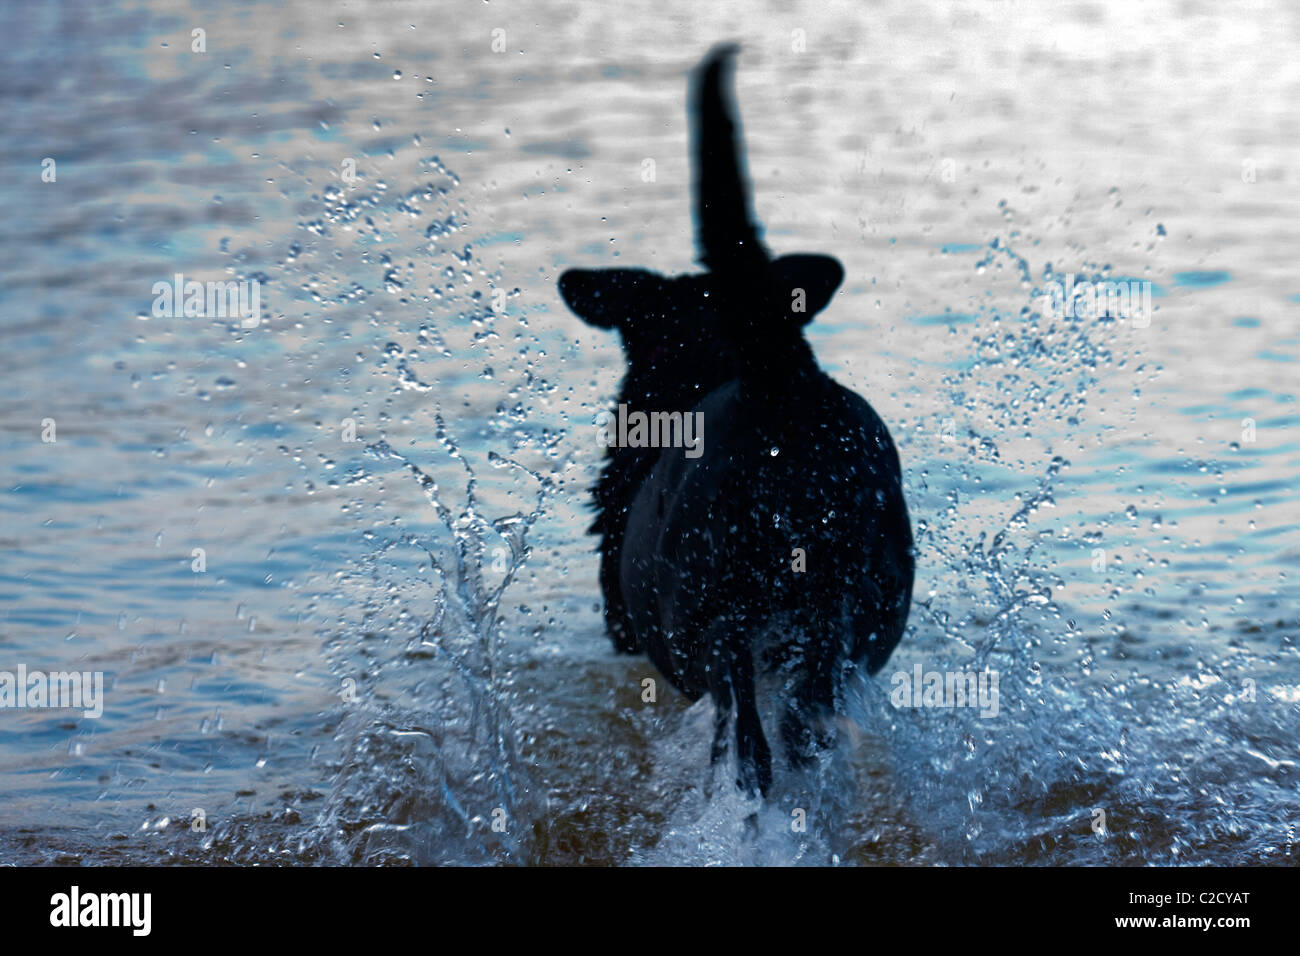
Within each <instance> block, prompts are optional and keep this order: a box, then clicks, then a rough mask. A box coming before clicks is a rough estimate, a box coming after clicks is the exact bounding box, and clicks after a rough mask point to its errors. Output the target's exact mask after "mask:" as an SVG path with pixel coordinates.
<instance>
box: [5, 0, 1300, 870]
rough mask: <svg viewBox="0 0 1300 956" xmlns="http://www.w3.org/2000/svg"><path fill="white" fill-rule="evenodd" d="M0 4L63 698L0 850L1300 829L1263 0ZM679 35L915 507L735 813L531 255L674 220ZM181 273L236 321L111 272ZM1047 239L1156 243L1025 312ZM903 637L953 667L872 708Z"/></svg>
mask: <svg viewBox="0 0 1300 956" xmlns="http://www.w3.org/2000/svg"><path fill="white" fill-rule="evenodd" d="M0 21H2V23H3V26H4V28H5V33H6V35H7V36H8V37H9V38H10V43H9V44H8V45H7V49H6V53H5V57H4V60H3V65H2V67H0V102H2V103H3V110H4V115H5V119H6V121H5V124H4V127H3V130H0V151H2V152H3V155H4V159H5V162H6V169H7V170H8V174H7V175H6V177H5V178H4V180H3V184H2V185H0V189H3V190H4V195H3V199H4V206H5V208H6V210H7V212H8V215H7V216H6V217H5V221H4V224H3V226H0V228H2V229H3V231H4V249H5V253H6V254H5V256H4V257H3V259H0V277H2V285H0V317H2V318H0V335H3V348H2V349H0V368H2V369H3V378H2V379H0V428H2V433H0V441H3V447H4V455H3V463H2V465H0V467H2V469H3V471H2V473H0V478H2V479H3V480H2V482H0V515H2V520H3V532H2V535H3V539H4V545H5V547H4V551H3V557H0V670H9V671H13V670H15V669H16V668H17V667H18V665H19V664H22V665H24V666H26V667H27V668H28V669H29V670H45V671H49V670H58V669H73V668H75V669H77V670H84V671H103V672H104V673H105V675H106V690H105V707H104V714H103V717H102V718H101V719H98V720H95V719H87V718H82V717H81V716H80V713H79V712H76V711H58V710H0V792H2V793H3V794H4V798H5V799H4V800H3V801H2V802H0V861H3V862H52V861H63V862H70V861H77V860H80V861H84V862H90V863H107V862H119V861H128V862H155V861H167V860H175V861H184V862H200V861H213V860H218V861H235V862H244V863H255V862H256V863H271V862H322V863H349V862H368V863H374V862H387V863H419V864H427V863H437V862H523V863H572V862H598V863H747V862H759V863H794V862H811V863H824V862H827V861H829V860H832V859H835V858H838V859H840V860H843V861H847V862H856V863H904V864H911V863H920V864H943V863H949V864H951V863H998V864H1022V863H1053V864H1061V863H1087V864H1094V863H1121V864H1141V863H1157V864H1166V863H1230V864H1231V863H1294V862H1295V861H1296V860H1297V859H1300V844H1298V843H1297V839H1298V837H1297V829H1298V828H1300V769H1298V768H1297V760H1298V759H1300V757H1298V755H1297V742H1296V728H1297V726H1300V725H1298V724H1297V717H1298V716H1300V657H1298V654H1297V646H1296V637H1297V628H1298V620H1297V617H1298V616H1297V612H1296V606H1297V602H1296V598H1297V583H1296V570H1297V565H1300V538H1298V536H1297V532H1296V526H1297V515H1298V513H1300V507H1298V506H1297V488H1296V474H1297V465H1298V464H1300V439H1298V437H1297V436H1298V435H1300V431H1298V426H1300V417H1298V415H1297V408H1296V390H1295V382H1296V378H1297V364H1298V360H1300V279H1298V278H1297V277H1296V276H1295V274H1294V263H1295V255H1294V252H1295V249H1296V248H1297V238H1298V237H1297V236H1296V228H1297V227H1296V225H1295V213H1296V210H1297V208H1298V207H1300V175H1298V174H1297V170H1300V147H1298V144H1300V135H1298V134H1300V129H1298V128H1297V125H1298V124H1297V119H1296V112H1295V110H1294V108H1293V107H1294V103H1295V102H1296V101H1297V98H1298V95H1300V69H1298V68H1297V66H1296V64H1297V63H1300V57H1297V56H1296V52H1297V47H1298V46H1300V43H1298V41H1300V15H1298V14H1297V12H1296V11H1295V10H1293V9H1292V8H1291V7H1290V6H1289V5H1287V4H1285V3H1269V4H1258V5H1255V6H1254V7H1253V8H1248V9H1234V10H1232V11H1229V10H1227V9H1225V8H1224V7H1223V6H1221V5H1217V4H1209V3H1198V2H1183V3H1156V4H1150V5H1143V6H1142V8H1141V10H1133V9H1129V7H1128V5H1126V4H1117V5H1114V6H1110V5H1103V4H1094V3H1077V4H1073V5H1070V6H1068V7H1065V8H1063V9H1062V10H1058V11H1057V12H1055V13H1052V14H1048V13H1046V12H1043V11H1040V10H1039V9H1038V8H1037V6H1036V5H1032V4H1022V3H979V4H958V5H948V4H940V3H928V4H914V3H903V2H897V3H884V4H878V5H872V6H870V7H868V6H867V5H863V4H839V3H830V4H828V3H824V2H817V3H814V2H808V3H802V4H794V5H791V4H776V3H769V4H755V5H753V8H752V12H751V14H750V15H748V16H746V17H745V18H744V19H743V20H739V19H736V18H735V17H734V16H732V15H728V14H727V13H726V12H725V11H722V10H719V11H713V10H709V9H705V8H704V7H703V6H701V5H695V4H689V3H664V2H656V3H653V4H651V3H639V2H638V3H629V4H620V5H619V6H618V8H617V10H614V9H606V8H604V7H603V6H596V5H592V6H590V7H583V8H581V9H574V8H572V7H570V6H568V5H563V4H553V3H549V2H546V3H502V2H499V0H493V2H491V3H482V4H478V3H475V4H468V3H464V4H453V3H434V4H423V3H421V4H416V3H401V2H397V3H373V4H369V5H362V6H357V5H355V4H348V5H344V4H339V3H308V2H297V3H284V4H234V3H207V4H196V5H194V6H193V7H189V6H186V5H185V4H182V3H162V2H151V3H145V4H138V5H132V4H119V5H117V6H116V7H115V8H110V7H109V6H108V5H105V4H99V3H91V2H86V3H51V4H24V5H6V6H5V7H4V8H3V12H2V13H0ZM195 29H199V30H202V31H203V33H202V34H201V38H202V40H203V42H204V44H205V50H204V52H197V51H196V50H195V49H194V46H195V44H196V43H197V42H198V41H197V40H196V38H195V34H194V33H193V31H194V30H195ZM496 31H503V32H500V33H498V32H496ZM727 38H735V39H739V40H740V41H742V42H743V44H744V50H745V52H744V54H743V56H742V58H741V60H740V63H739V69H738V73H737V86H738V95H739V100H740V103H741V106H742V110H743V113H744V119H745V124H746V133H747V136H748V142H749V157H750V163H751V167H752V171H753V174H754V180H755V188H756V190H757V198H756V204H757V211H758V214H759V216H760V217H761V218H762V219H763V221H764V222H765V223H766V224H767V227H768V231H767V238H768V242H769V244H770V245H771V246H772V247H773V248H774V249H775V250H776V251H778V252H790V251H797V250H808V251H821V252H827V253H832V254H834V255H836V256H838V257H839V258H840V259H841V260H842V261H843V262H844V263H845V266H846V269H847V272H848V280H847V281H846V283H845V286H844V288H843V290H842V291H841V293H840V295H839V296H838V297H837V299H836V301H835V302H834V304H833V305H832V306H831V307H830V308H829V309H828V310H827V311H826V312H825V313H823V314H822V315H821V316H819V318H818V320H817V322H816V323H815V324H814V326H813V327H811V329H810V338H811V340H812V342H813V345H814V348H815V349H816V351H817V353H818V355H819V356H820V358H821V360H822V362H823V363H824V365H825V366H826V367H827V368H828V369H829V370H830V371H831V372H832V374H834V375H835V376H836V377H837V378H838V379H839V380H840V381H842V382H844V383H846V384H848V385H850V386H852V387H853V388H855V389H856V390H858V391H860V392H861V393H863V394H864V395H865V396H867V397H868V398H869V400H870V401H871V402H872V403H873V405H875V407H876V408H877V410H878V411H879V412H880V414H881V415H882V417H883V418H884V419H885V421H886V422H888V423H889V424H890V426H891V428H892V430H893V433H894V436H895V439H896V441H897V443H898V445H899V448H900V454H901V456H902V460H903V465H904V471H905V481H906V488H907V492H908V496H909V502H910V505H911V509H912V513H913V521H914V523H915V524H916V527H917V544H918V568H917V592H916V595H915V602H914V613H913V617H912V621H911V626H910V629H909V633H908V635H907V637H906V638H905V640H904V643H903V644H902V645H901V646H900V648H899V650H898V651H897V652H896V654H895V657H894V658H893V660H892V661H891V663H890V665H889V666H888V667H887V668H886V670H885V672H883V673H882V674H881V675H880V678H879V679H878V682H877V683H875V684H872V685H866V686H863V687H861V688H859V690H860V694H859V695H858V697H857V699H856V701H855V705H854V716H855V717H856V719H857V725H856V726H855V727H854V729H853V731H852V740H851V746H847V747H845V748H843V751H842V752H841V754H840V755H839V757H840V758H841V763H840V764H839V765H838V766H836V767H833V768H828V769H827V770H826V772H825V775H824V777H823V778H819V779H816V780H812V781H802V782H794V783H791V784H790V785H788V786H787V787H786V788H785V789H784V790H782V791H780V792H779V793H778V795H777V799H775V800H774V801H773V803H772V805H771V806H769V807H768V808H766V809H765V810H764V811H763V813H762V815H761V817H760V819H759V826H758V830H757V833H755V832H753V830H752V829H751V828H749V827H747V826H746V824H745V818H746V816H747V814H748V812H749V810H750V809H751V808H749V807H747V806H745V805H744V804H743V801H742V800H741V799H740V798H739V796H738V795H736V794H734V793H733V792H732V790H731V788H730V787H728V786H726V785H716V784H718V781H711V780H710V779H708V773H707V770H706V768H707V764H708V760H707V756H706V754H707V750H708V744H709V739H710V734H711V719H710V715H709V713H708V706H709V705H708V704H707V703H705V704H702V705H698V706H695V707H688V706H687V705H686V703H685V702H684V701H683V700H682V699H680V698H679V697H677V696H676V695H675V694H673V693H672V692H671V691H670V690H666V689H665V690H663V691H662V693H661V694H660V695H659V697H658V699H657V701H656V702H653V703H647V702H645V701H643V699H642V684H641V681H642V679H643V678H645V677H650V676H654V675H653V672H652V671H651V670H650V668H649V665H648V664H646V663H644V662H641V661H638V660H631V659H627V658H619V657H615V656H614V655H613V654H612V653H611V652H610V650H609V645H608V642H607V640H606V639H605V638H604V636H603V634H602V633H601V622H600V616H599V601H600V596H599V591H598V588H597V584H596V562H595V558H594V555H593V553H592V545H593V541H592V539H591V538H589V537H587V536H585V535H584V534H582V530H583V528H584V527H585V526H586V524H587V522H588V520H589V518H588V515H587V513H586V510H585V509H586V501H587V488H588V486H589V485H590V483H591V481H592V479H593V477H594V474H595V469H596V466H597V464H598V461H599V457H598V456H599V453H600V449H599V448H598V447H597V443H596V440H595V436H596V432H595V429H594V428H593V427H592V420H593V417H594V416H595V414H596V413H597V411H599V410H600V409H601V408H603V407H605V405H606V404H607V403H608V401H609V399H610V397H611V395H612V394H613V392H614V390H615V388H616V386H617V381H618V376H619V372H620V366H621V358H620V354H619V350H618V347H617V343H616V342H614V341H612V340H611V338H610V337H609V336H607V335H605V334H603V333H600V332H598V331H597V330H593V329H589V328H587V327H585V326H583V325H582V324H581V323H580V322H579V321H578V320H577V319H576V318H574V317H573V316H571V315H569V314H568V312H567V311H566V310H565V308H564V307H563V304H562V303H561V302H560V300H559V298H558V295H557V293H556V291H555V278H556V276H557V275H558V273H559V272H560V271H561V270H562V269H563V268H565V267H567V266H569V265H590V266H597V265H609V264H613V263H615V262H621V263H625V264H628V265H647V266H650V267H652V268H656V269H660V270H663V271H666V272H677V271H685V270H688V269H690V268H691V267H692V266H691V256H692V243H691V239H690V228H691V222H690V209H689V203H688V200H689V166H688V157H687V152H686V125H685V109H684V93H685V71H686V70H687V69H688V68H689V67H690V66H691V65H692V64H693V63H694V62H695V61H696V60H697V59H698V58H699V56H700V55H701V54H702V53H703V52H704V50H706V49H707V48H708V47H709V46H710V45H711V44H712V43H713V42H715V41H717V40H720V39H727ZM494 44H495V45H496V46H497V47H498V48H499V49H498V50H494V49H493V46H494ZM796 48H801V49H802V51H801V52H800V51H799V50H797V49H796ZM47 158H49V159H52V160H53V161H54V166H53V167H52V168H53V170H54V171H55V179H54V181H52V182H46V181H43V179H42V172H43V170H45V169H47V168H51V167H49V164H46V163H43V161H44V160H45V159H47ZM647 160H652V161H653V168H654V177H653V180H652V181H648V182H647V181H646V179H645V177H644V176H643V172H644V170H645V169H647V166H646V161H647ZM176 273H182V274H184V276H185V277H186V278H190V279H197V280H200V281H206V280H224V279H241V280H257V281H258V282H259V283H260V290H261V321H260V322H259V324H258V325H257V327H255V328H244V327H242V323H240V322H239V321H238V320H236V319H216V318H200V317H193V316H191V317H188V318H184V317H182V318H166V317H158V316H156V315H155V314H154V313H153V310H152V305H153V302H154V298H155V293H154V292H153V285H154V283H155V282H159V281H170V280H171V277H172V276H173V275H174V274H176ZM1067 273H1073V274H1075V275H1076V276H1079V277H1084V278H1090V279H1103V278H1132V279H1136V280H1144V281H1150V282H1151V283H1152V289H1153V302H1154V304H1155V307H1156V308H1155V312H1154V315H1153V316H1152V317H1151V318H1152V321H1151V322H1150V324H1149V326H1147V327H1140V323H1136V322H1133V321H1130V320H1124V319H1120V320H1116V319H1063V318H1062V319H1054V318H1051V317H1050V316H1047V315H1044V314H1043V312H1042V310H1041V309H1040V308H1038V306H1037V303H1038V302H1040V301H1041V300H1040V299H1039V298H1038V297H1039V296H1040V295H1041V294H1042V293H1043V292H1044V290H1045V289H1046V288H1048V286H1049V284H1050V283H1051V282H1054V281H1061V280H1062V279H1063V278H1064V276H1065V275H1066V274H1067ZM49 420H52V421H53V426H54V429H55V435H56V440H55V441H53V442H50V441H43V440H42V438H43V435H46V433H47V432H48V430H49V426H48V424H47V423H48V421H49ZM354 436H355V440H350V439H352V438H353V437H354ZM47 437H48V436H47ZM195 549H202V552H201V553H202V556H203V558H202V562H201V563H202V564H203V566H204V569H203V570H202V571H196V570H195V569H196V562H198V560H199V559H198V558H197V557H196V554H197V552H196V551H195ZM918 664H919V665H921V666H922V667H923V668H924V669H925V670H940V671H945V670H955V669H963V670H965V669H980V670H982V669H989V670H995V671H996V672H997V673H998V674H999V675H1000V708H999V713H998V715H997V716H996V717H981V716H980V713H979V711H976V710H970V709H943V708H929V709H925V708H921V709H897V708H895V707H894V706H893V705H892V704H891V702H890V699H889V695H890V690H891V687H890V678H891V677H892V675H893V674H894V673H895V672H903V673H907V674H910V673H911V672H912V670H913V668H914V667H915V666H916V665H918ZM798 810H803V811H804V812H805V813H806V814H807V818H808V820H809V825H808V828H807V832H795V831H794V830H793V829H792V827H791V826H790V821H791V819H792V815H793V814H794V813H795V811H798ZM196 811H200V812H196Z"/></svg>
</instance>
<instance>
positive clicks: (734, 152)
mask: <svg viewBox="0 0 1300 956" xmlns="http://www.w3.org/2000/svg"><path fill="white" fill-rule="evenodd" d="M738 52H740V47H739V46H738V45H737V44H735V43H721V44H718V45H717V46H715V47H714V48H713V49H712V50H710V51H709V53H708V55H707V56H705V58H704V59H703V60H702V61H700V64H699V66H697V67H696V68H695V70H694V72H693V73H692V75H691V86H692V89H691V95H690V105H691V138H692V140H693V146H694V149H693V150H692V156H693V159H694V167H695V238H696V244H697V247H698V257H699V260H700V262H701V263H702V264H703V265H705V266H706V267H708V268H709V269H710V270H712V271H713V272H719V273H730V274H733V275H737V274H742V273H743V272H745V271H747V270H750V269H754V268H763V267H765V266H766V265H767V263H768V261H769V260H770V257H769V256H768V253H767V250H766V249H765V248H764V247H763V241H762V238H761V236H760V231H759V227H758V223H757V222H756V221H755V219H754V213H753V210H752V209H751V207H750V197H749V193H750V190H749V174H748V170H747V169H746V162H745V145H744V141H743V139H742V137H741V134H740V130H739V121H738V119H737V112H736V104H735V97H734V96H733V94H732V90H731V73H732V66H733V59H734V57H735V55H736V54H737V53H738Z"/></svg>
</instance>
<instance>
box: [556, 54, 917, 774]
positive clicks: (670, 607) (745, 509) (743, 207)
mask: <svg viewBox="0 0 1300 956" xmlns="http://www.w3.org/2000/svg"><path fill="white" fill-rule="evenodd" d="M735 51H736V48H735V47H734V46H725V47H719V48H717V49H715V50H714V51H712V52H711V53H710V54H709V55H708V56H707V57H706V58H705V60H704V62H703V63H702V64H701V66H700V67H699V68H698V70H697V72H696V74H695V77H694V79H695V83H696V91H695V94H694V97H693V99H694V100H695V101H696V104H697V106H696V112H695V140H696V201H697V228H698V230H699V236H700V244H701V247H702V252H703V259H704V263H705V265H706V266H707V267H708V269H709V271H708V272H706V273H704V274H703V275H693V276H686V277H681V278H678V279H672V280H669V279H663V278H659V277H657V276H654V275H653V274H651V273H646V272H625V271H615V272H613V273H609V272H606V273H567V274H566V275H565V276H564V277H563V278H562V279H561V290H562V292H563V293H564V295H565V298H566V299H567V300H568V301H569V303H570V305H571V307H573V308H574V311H576V312H578V314H579V315H581V316H582V317H583V318H585V319H587V320H588V321H591V322H593V323H595V324H602V325H612V324H615V323H616V322H619V317H621V324H620V328H621V329H622V330H623V332H624V341H625V345H626V347H627V350H628V362H629V371H628V376H627V379H626V380H625V383H624V396H625V398H626V399H628V400H629V401H631V400H635V401H645V402H648V403H654V402H662V403H664V405H663V406H661V407H663V408H664V409H665V410H676V409H678V408H681V409H690V407H691V402H692V396H693V395H694V394H698V393H699V392H700V391H702V390H703V389H705V388H708V387H709V386H710V385H714V384H717V382H718V379H719V377H720V376H726V375H732V374H734V376H735V377H734V378H733V379H732V380H731V381H729V382H727V383H726V384H723V385H721V386H720V387H718V388H716V389H714V390H713V391H712V392H711V393H710V394H709V395H708V397H707V398H705V399H704V400H703V401H701V402H700V403H699V404H698V405H696V406H695V408H694V409H693V410H694V411H696V412H699V413H701V414H702V415H703V417H704V421H705V422H706V423H707V425H708V435H709V438H708V439H707V440H706V441H705V443H704V448H703V453H702V455H701V456H700V457H698V458H689V457H687V456H686V455H685V454H683V453H682V451H681V450H677V449H667V450H657V449H639V450H637V451H638V453H637V454H635V455H629V454H627V452H628V451H629V450H627V449H621V450H617V451H615V452H614V453H613V454H612V455H611V458H610V460H609V462H608V463H607V465H606V468H605V470H604V472H603V473H602V476H601V483H600V485H599V486H598V489H597V502H598V506H599V507H600V508H601V515H600V518H598V520H597V525H596V528H597V530H599V531H600V532H601V533H602V535H603V538H602V574H601V578H602V585H603V587H604V590H605V596H606V619H607V621H609V622H610V630H611V636H613V637H614V639H615V642H616V644H619V645H620V646H622V647H624V648H626V649H629V650H644V651H645V652H646V653H648V655H649V656H650V659H651V660H652V661H653V662H654V663H655V665H656V666H657V667H658V668H659V669H660V670H661V671H662V672H663V673H664V674H665V676H667V677H668V678H669V680H671V681H672V683H673V684H674V685H675V686H677V687H678V688H679V689H680V690H681V691H682V692H683V693H685V694H687V695H688V696H689V697H691V698H692V699H695V698H698V697H700V696H701V695H703V694H704V693H706V692H707V693H709V694H711V695H712V697H713V699H714V701H715V703H716V705H717V711H718V718H719V719H718V737H717V739H716V740H715V748H714V754H715V758H716V757H717V756H718V754H719V753H720V752H721V744H722V741H723V740H724V736H723V731H724V730H725V727H726V723H727V720H728V719H729V717H730V715H731V713H732V711H733V708H734V711H735V714H736V740H737V748H738V755H739V758H740V765H741V774H742V777H741V781H740V784H741V786H742V787H743V788H744V789H745V790H747V791H749V792H751V793H753V792H755V791H761V792H762V793H764V794H766V792H767V790H768V787H769V786H770V784H771V778H772V769H771V754H770V750H769V747H768V744H767V741H766V737H765V735H764V733H763V726H762V721H761V718H760V715H759V711H760V706H759V705H760V700H759V695H758V688H757V684H756V677H757V676H760V675H761V676H764V677H767V676H771V677H774V678H776V680H777V681H778V687H777V689H776V691H775V693H776V695H778V696H779V698H780V699H779V701H768V702H767V703H779V704H780V711H781V713H780V717H779V718H778V719H779V721H780V725H781V734H782V740H783V743H784V746H785V750H786V755H787V758H788V759H789V760H790V762H791V763H792V764H794V765H802V764H804V763H806V762H807V761H808V760H809V759H810V758H811V757H812V756H814V755H815V753H816V752H817V750H818V749H819V748H822V747H825V746H827V745H828V744H829V740H830V736H831V731H830V727H829V724H828V723H827V718H828V717H829V716H830V715H831V714H832V713H833V712H834V710H835V707H836V704H837V702H838V701H839V700H840V693H841V689H842V687H843V681H844V679H845V676H846V674H847V672H848V671H849V669H850V668H852V667H862V668H864V669H865V670H866V671H867V672H869V673H874V672H875V671H876V670H878V669H879V668H880V667H881V666H882V665H883V664H884V662H885V660H886V659H887V658H888V657H889V654H890V653H891V652H892V651H893V649H894V647H895V645H897V643H898V641H899V639H900V638H901V637H902V634H903V628H904V626H905V624H906V621H907V614H908V609H909V606H910V601H911V588H912V575H913V562H912V553H911V552H912V535H911V526H910V524H909V521H908V517H907V508H906V504H905V503H904V501H903V494H902V484H901V476H900V470H899V464H898V456H897V453H896V452H895V450H894V446H893V442H892V441H891V439H890V437H889V432H888V430H887V429H886V428H885V426H884V424H883V423H882V422H881V421H880V419H879V418H878V417H877V416H876V414H875V412H874V411H873V410H872V409H871V407H870V406H869V405H868V404H867V403H866V402H865V401H864V400H863V399H861V398H860V397H859V396H857V395H855V394H853V393H852V392H850V391H848V390H847V389H844V388H843V387H841V386H839V385H837V384H836V383H835V382H833V381H831V379H829V378H828V377H827V376H826V375H825V374H824V373H823V372H822V371H821V370H820V369H819V368H818V366H817V363H816V360H815V359H814V357H813V355H812V351H811V349H810V348H809V347H808V344H807V342H806V341H805V340H804V337H803V333H802V326H803V325H804V324H806V323H807V322H808V321H809V320H810V319H811V317H812V315H813V314H815V313H816V312H818V311H820V310H821V309H822V308H824V307H825V306H826V304H827V303H828V302H829V301H830V298H831V296H832V295H833V294H834V292H835V290H836V289H837V288H838V286H839V284H840V282H841V280H842V277H843V270H842V268H841V266H840V264H839V263H838V262H837V261H835V260H834V259H831V258H829V257H825V256H810V255H802V256H785V257H782V258H779V259H775V260H773V259H772V258H771V257H770V256H769V255H768V253H767V252H766V250H765V249H764V248H763V245H762V243H761V241H760V239H759V234H758V229H757V227H756V225H755V224H754V222H753V217H752V214H751V213H750V209H749V199H748V188H747V182H746V177H745V174H744V171H743V161H742V159H741V156H740V153H739V139H738V136H737V134H736V131H735V128H734V122H733V119H732V117H733V115H734V108H733V106H732V104H731V101H730V96H729V93H728V90H727V88H726V85H725V84H724V82H723V70H724V69H725V68H726V67H727V66H728V65H729V64H730V57H731V56H732V55H733V54H734V53H735ZM602 277H604V278H602ZM607 290H612V292H611V291H607ZM593 313H594V314H593ZM656 353H657V356H656ZM674 360H675V361H678V362H680V365H668V364H665V362H666V361H674Z"/></svg>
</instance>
